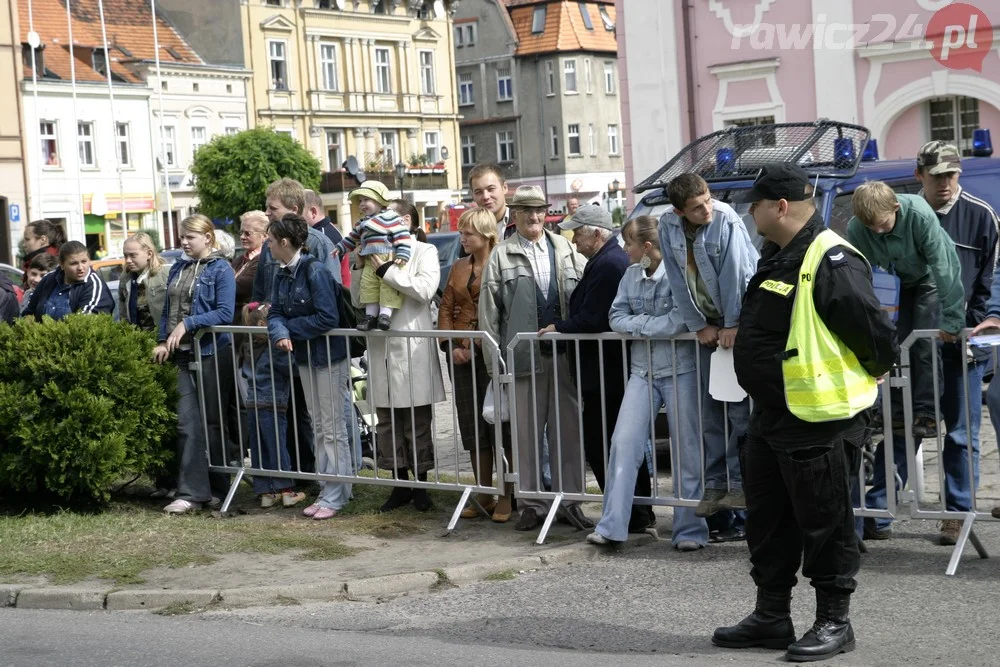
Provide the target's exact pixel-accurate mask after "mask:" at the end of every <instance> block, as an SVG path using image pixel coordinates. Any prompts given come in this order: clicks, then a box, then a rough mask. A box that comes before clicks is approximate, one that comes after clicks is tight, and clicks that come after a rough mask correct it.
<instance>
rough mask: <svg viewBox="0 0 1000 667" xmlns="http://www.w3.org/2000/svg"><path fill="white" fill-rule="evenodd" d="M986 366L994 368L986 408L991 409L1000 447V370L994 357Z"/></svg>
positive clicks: (991, 420)
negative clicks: (994, 361)
mask: <svg viewBox="0 0 1000 667" xmlns="http://www.w3.org/2000/svg"><path fill="white" fill-rule="evenodd" d="M993 350H994V355H995V354H996V348H993ZM986 365H987V367H989V368H993V378H992V379H991V380H990V386H989V388H988V389H987V390H986V406H987V407H988V408H989V409H990V422H991V423H992V424H993V430H994V431H995V432H996V434H997V446H998V447H1000V368H997V367H996V365H995V364H994V363H993V355H991V357H990V360H989V361H987V362H986Z"/></svg>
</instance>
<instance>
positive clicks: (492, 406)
mask: <svg viewBox="0 0 1000 667" xmlns="http://www.w3.org/2000/svg"><path fill="white" fill-rule="evenodd" d="M494 384H496V380H494V381H492V382H490V384H489V386H488V387H486V395H485V396H484V397H483V419H485V420H486V423H488V424H494V425H495V424H496V394H497V393H499V394H500V421H502V422H506V421H510V408H509V407H508V405H507V395H506V394H504V392H503V390H502V389H501V390H499V391H498V392H494V390H493V385H494Z"/></svg>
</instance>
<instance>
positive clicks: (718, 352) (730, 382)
mask: <svg viewBox="0 0 1000 667" xmlns="http://www.w3.org/2000/svg"><path fill="white" fill-rule="evenodd" d="M710 364H711V366H710V367H709V374H708V393H709V394H711V396H712V398H714V399H715V400H717V401H725V402H727V403H739V402H740V401H742V400H743V399H744V398H746V397H747V393H746V392H745V391H743V387H741V386H740V384H739V382H737V381H736V367H735V366H734V360H733V351H732V350H731V349H729V350H726V349H724V348H722V347H721V346H719V347H717V348H715V352H713V353H712V358H711V361H710Z"/></svg>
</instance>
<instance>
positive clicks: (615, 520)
mask: <svg viewBox="0 0 1000 667" xmlns="http://www.w3.org/2000/svg"><path fill="white" fill-rule="evenodd" d="M650 385H652V386H650ZM650 389H652V400H650ZM697 391H698V374H697V373H695V372H694V371H691V372H688V373H681V374H680V375H677V376H676V377H666V378H653V379H651V380H650V379H648V378H646V377H642V376H638V375H633V376H632V377H630V378H629V381H628V384H627V385H626V386H625V397H624V398H623V399H622V407H621V411H620V412H619V414H620V415H622V416H623V417H625V418H624V419H619V420H618V423H617V424H615V432H614V435H612V436H611V456H610V459H609V461H608V477H607V482H606V487H605V489H604V512H603V514H602V516H601V521H600V523H598V524H597V529H596V530H597V532H598V533H600V534H601V535H603V536H604V537H606V538H608V539H609V540H615V541H619V542H621V541H624V540H626V539H627V538H628V522H629V518H630V517H631V514H632V496H633V493H634V491H635V479H636V475H637V474H638V471H639V466H640V465H641V464H642V461H643V457H645V456H646V443H647V442H648V441H649V435H650V432H651V431H650V428H651V425H652V424H653V420H654V419H655V417H656V414H657V413H658V412H659V410H660V408H661V407H664V406H665V407H666V409H667V415H668V420H667V421H668V422H670V453H671V457H672V459H671V460H672V466H671V467H672V470H673V473H672V474H673V477H674V488H675V489H678V490H679V492H680V493H679V497H680V498H683V499H685V500H697V499H698V498H701V448H700V446H699V444H698V443H699V441H700V440H699V437H698V411H697V410H685V409H684V401H683V397H685V396H696V395H697ZM675 393H676V396H677V397H678V400H679V405H680V409H679V410H678V412H679V414H674V396H675ZM681 540H691V541H694V542H697V543H698V544H702V545H704V544H707V543H708V524H707V523H705V520H704V519H700V518H698V517H696V516H695V515H694V508H693V507H675V508H674V524H673V536H672V539H671V541H672V543H673V544H674V545H676V544H677V543H678V542H680V541H681Z"/></svg>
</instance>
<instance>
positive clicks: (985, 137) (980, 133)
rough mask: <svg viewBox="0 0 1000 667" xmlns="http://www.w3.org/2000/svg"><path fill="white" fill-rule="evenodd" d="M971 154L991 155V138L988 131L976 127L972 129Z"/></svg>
mask: <svg viewBox="0 0 1000 667" xmlns="http://www.w3.org/2000/svg"><path fill="white" fill-rule="evenodd" d="M972 154H973V155H974V156H975V157H989V156H991V155H993V140H992V139H991V138H990V131H989V130H987V129H978V130H973V131H972Z"/></svg>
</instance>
